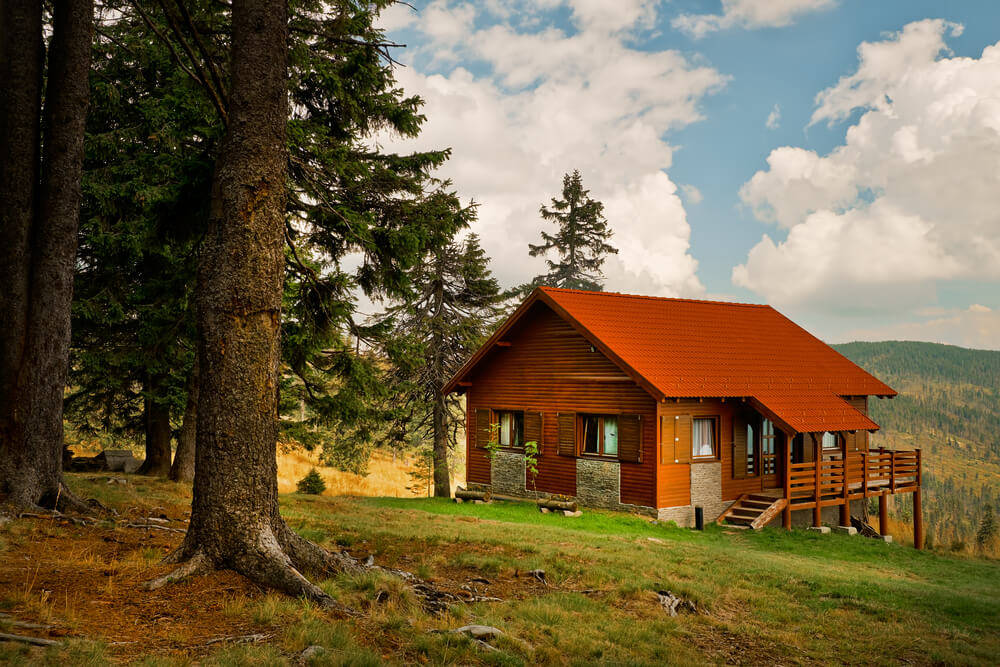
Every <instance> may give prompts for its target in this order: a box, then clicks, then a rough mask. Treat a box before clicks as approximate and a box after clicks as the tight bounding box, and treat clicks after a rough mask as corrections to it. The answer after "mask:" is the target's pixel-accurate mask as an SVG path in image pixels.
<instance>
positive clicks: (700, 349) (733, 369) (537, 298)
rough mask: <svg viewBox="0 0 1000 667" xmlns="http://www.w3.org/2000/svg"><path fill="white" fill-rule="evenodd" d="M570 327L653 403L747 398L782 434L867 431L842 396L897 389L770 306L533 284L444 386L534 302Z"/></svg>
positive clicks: (500, 341)
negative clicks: (532, 288) (504, 319)
mask: <svg viewBox="0 0 1000 667" xmlns="http://www.w3.org/2000/svg"><path fill="white" fill-rule="evenodd" d="M538 303H542V304H544V305H545V306H546V307H548V308H549V309H551V310H552V311H553V312H554V313H556V314H557V315H558V316H559V317H561V318H562V319H563V320H565V321H566V322H567V323H568V324H569V325H570V326H572V327H573V329H574V330H575V331H577V332H578V333H579V334H580V335H581V336H582V337H583V338H584V339H586V340H587V341H588V342H589V343H590V344H591V345H593V346H594V348H595V349H597V350H599V351H600V352H601V353H602V354H603V355H604V356H606V357H607V358H608V359H610V360H611V361H612V362H614V363H615V364H616V365H617V366H618V367H619V368H621V370H622V371H623V372H624V373H626V374H627V375H628V376H629V378H631V379H632V380H633V381H635V383H636V384H637V385H639V386H640V387H642V388H643V389H644V390H645V391H647V392H648V393H649V394H650V395H651V396H652V397H653V398H654V399H656V400H657V401H663V400H667V399H668V398H729V397H732V398H744V399H750V400H751V401H752V402H753V404H754V406H755V407H756V408H757V409H758V411H760V412H761V413H762V414H764V415H766V416H768V417H770V418H771V419H772V420H773V421H775V423H777V424H778V425H779V426H780V427H781V428H782V430H784V431H786V432H789V433H806V432H820V431H873V430H877V429H878V424H876V423H875V422H874V421H872V420H871V419H870V418H868V417H867V416H866V415H865V414H864V413H862V412H861V411H859V410H857V409H856V408H854V407H853V406H852V405H850V403H848V402H847V401H845V400H844V399H843V398H842V397H844V396H880V397H882V396H886V397H891V396H895V395H896V392H895V391H894V390H893V389H892V388H891V387H889V386H888V385H886V384H884V383H883V382H881V381H880V380H878V379H877V378H875V377H873V376H872V375H870V374H868V373H867V372H865V371H864V370H863V369H861V368H859V367H858V366H856V365H855V364H854V363H852V362H851V361H850V360H848V359H847V358H845V357H844V356H842V355H841V354H839V353H838V352H836V351H835V350H834V349H833V348H831V347H829V346H828V345H826V344H825V343H823V342H822V341H820V340H819V339H817V338H816V337H814V336H813V335H812V334H810V333H809V332H807V331H805V330H804V329H802V328H801V327H799V326H798V325H796V324H795V323H794V322H792V321H791V320H789V319H788V318H786V317H785V316H784V315H782V314H781V313H779V312H778V311H776V310H774V309H773V308H771V307H770V306H763V305H755V304H742V303H725V302H718V301H701V300H693V299H666V298H658V297H647V296H636V295H626V294H614V293H608V292H583V291H580V290H567V289H557V288H548V287H540V288H537V289H535V290H534V291H533V292H532V293H531V294H530V295H529V296H528V297H527V298H526V299H525V300H524V302H522V303H521V305H520V306H519V307H518V308H517V309H516V310H515V311H514V313H513V314H512V315H511V316H510V317H508V318H507V320H506V321H505V322H504V323H503V324H502V325H501V326H500V327H499V328H498V329H497V331H496V332H495V333H494V334H493V335H492V336H491V337H490V339H489V340H488V341H487V342H486V344H484V345H483V346H482V347H481V348H480V349H479V350H477V351H476V353H475V354H474V355H473V356H472V357H471V358H470V359H469V361H468V362H466V363H465V365H464V366H462V368H461V369H459V371H458V372H457V373H456V374H455V376H454V377H452V379H451V380H450V381H449V382H448V383H447V384H446V385H445V387H444V389H443V391H444V392H445V393H450V392H453V391H456V390H459V391H461V390H462V389H463V388H464V386H463V385H465V386H467V382H466V377H467V376H468V375H469V374H470V373H471V372H472V370H473V369H474V368H475V367H476V366H477V365H478V364H479V363H480V362H481V361H482V359H483V358H484V357H485V356H486V355H487V354H489V352H490V351H491V350H493V349H494V348H496V347H498V346H503V345H505V344H506V343H507V341H505V337H506V336H507V335H508V333H509V332H510V331H511V329H512V328H513V327H514V326H516V324H517V323H518V321H520V319H521V318H522V317H524V315H525V314H526V313H527V312H528V311H529V310H530V309H531V308H532V307H533V306H534V305H536V304H538Z"/></svg>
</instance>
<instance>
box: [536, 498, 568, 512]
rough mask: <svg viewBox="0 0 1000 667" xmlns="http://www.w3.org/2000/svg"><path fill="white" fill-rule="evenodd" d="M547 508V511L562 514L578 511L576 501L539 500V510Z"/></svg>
mask: <svg viewBox="0 0 1000 667" xmlns="http://www.w3.org/2000/svg"><path fill="white" fill-rule="evenodd" d="M543 507H544V508H545V509H547V510H556V511H560V512H575V511H576V510H577V504H576V501H575V500H554V499H552V498H539V499H538V508H539V509H541V508H543Z"/></svg>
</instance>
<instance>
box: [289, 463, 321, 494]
mask: <svg viewBox="0 0 1000 667" xmlns="http://www.w3.org/2000/svg"><path fill="white" fill-rule="evenodd" d="M296 487H297V488H298V490H299V493H311V494H312V495H314V496H318V495H320V494H321V493H323V492H324V491H326V482H324V481H323V476H322V475H320V474H319V472H318V471H317V470H316V468H312V469H311V470H310V471H309V474H307V475H306V476H305V477H303V478H302V479H300V480H299V482H298V484H296Z"/></svg>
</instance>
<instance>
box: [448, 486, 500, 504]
mask: <svg viewBox="0 0 1000 667" xmlns="http://www.w3.org/2000/svg"><path fill="white" fill-rule="evenodd" d="M491 496H492V494H491V493H490V492H489V491H472V490H469V489H461V488H459V489H455V497H456V498H458V499H460V500H483V501H489V499H490V498H491Z"/></svg>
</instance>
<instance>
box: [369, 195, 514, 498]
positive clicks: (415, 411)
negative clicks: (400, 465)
mask: <svg viewBox="0 0 1000 667" xmlns="http://www.w3.org/2000/svg"><path fill="white" fill-rule="evenodd" d="M471 213H472V211H471V209H466V210H465V211H463V212H462V215H463V218H465V219H467V218H468V217H469V216H470V215H471ZM464 222H465V220H464V219H463V223H464ZM412 280H413V283H414V284H415V285H418V286H419V289H418V290H416V291H415V292H414V293H413V294H412V296H411V297H410V298H408V299H406V300H405V301H402V302H400V303H398V304H396V305H394V306H393V307H392V308H390V309H389V310H388V311H387V317H388V319H389V321H391V323H392V331H393V333H394V335H393V336H392V337H390V340H391V341H392V342H393V344H392V345H390V346H388V350H387V351H388V356H389V358H391V359H393V361H394V371H393V377H394V380H395V383H394V386H395V388H396V389H395V392H394V396H395V399H394V401H393V405H394V407H395V408H396V427H397V428H396V430H395V432H396V433H399V434H402V433H406V434H409V436H410V437H411V438H413V439H418V440H420V441H423V442H427V441H430V443H431V444H432V451H433V461H434V495H435V496H440V497H448V496H450V495H451V479H450V475H449V470H448V452H449V450H450V449H451V448H452V447H454V446H455V444H456V430H457V427H458V426H459V425H461V424H462V423H463V420H462V419H461V415H462V407H461V403H460V401H459V399H458V398H457V397H456V396H454V395H451V396H445V395H443V394H442V393H441V389H442V388H443V387H444V385H445V384H446V383H447V382H448V380H449V379H451V377H452V375H454V373H455V372H456V371H457V370H458V369H459V368H460V367H461V365H462V364H463V363H465V361H466V360H467V359H468V358H469V356H470V355H471V354H472V353H473V352H475V350H476V349H478V348H479V346H480V345H481V344H482V342H483V340H485V338H486V337H487V336H488V335H489V333H490V332H491V331H492V330H493V328H494V326H495V325H496V323H497V321H498V320H499V318H500V317H501V316H502V315H503V312H504V311H503V305H502V304H503V302H504V301H505V300H506V299H507V295H506V294H503V293H501V291H500V288H499V285H498V283H497V281H496V279H495V278H494V277H493V275H492V273H491V271H490V269H489V258H488V257H487V256H486V253H485V252H484V251H483V249H482V247H481V246H480V245H479V237H478V236H476V235H475V234H469V235H468V236H467V237H466V238H465V239H464V240H452V241H451V242H450V243H448V244H447V245H443V246H440V247H438V248H436V249H434V250H432V251H431V252H429V253H428V254H427V256H426V259H425V260H424V261H423V262H421V263H420V264H418V265H417V266H416V267H415V268H414V270H413V276H412Z"/></svg>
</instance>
